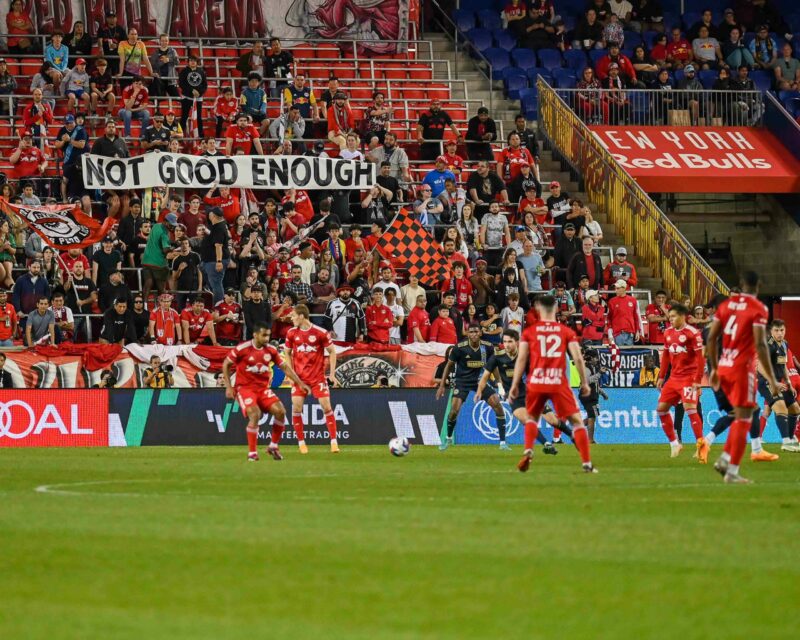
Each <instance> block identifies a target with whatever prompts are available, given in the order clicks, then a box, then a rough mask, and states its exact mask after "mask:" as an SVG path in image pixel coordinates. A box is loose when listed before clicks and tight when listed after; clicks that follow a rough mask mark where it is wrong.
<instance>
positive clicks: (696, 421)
mask: <svg viewBox="0 0 800 640" xmlns="http://www.w3.org/2000/svg"><path fill="white" fill-rule="evenodd" d="M686 415H687V416H689V424H690V425H692V433H694V437H695V438H696V439H697V440H699V439H700V438H702V437H703V416H701V415H700V414H699V413H697V409H687V410H686Z"/></svg>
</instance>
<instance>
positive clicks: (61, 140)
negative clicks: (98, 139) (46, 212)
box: [54, 113, 91, 213]
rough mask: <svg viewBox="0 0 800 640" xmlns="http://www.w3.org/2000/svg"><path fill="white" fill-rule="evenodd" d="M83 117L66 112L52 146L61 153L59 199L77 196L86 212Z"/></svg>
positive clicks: (86, 146)
mask: <svg viewBox="0 0 800 640" xmlns="http://www.w3.org/2000/svg"><path fill="white" fill-rule="evenodd" d="M84 120H85V117H84V115H83V114H82V113H79V114H77V115H75V116H73V115H72V114H71V113H68V114H67V115H66V116H65V118H64V126H63V127H61V129H59V130H58V134H57V135H56V139H55V143H54V146H55V148H56V149H59V150H60V151H61V152H62V153H63V154H64V156H63V160H62V162H61V175H62V178H61V199H62V200H63V201H64V202H66V201H67V198H68V197H69V198H77V199H79V200H80V201H81V205H82V206H83V209H84V211H85V212H86V213H90V212H91V198H90V197H89V191H88V189H86V187H85V186H84V184H83V166H82V164H81V157H82V156H83V154H84V153H86V152H87V151H88V150H89V134H88V133H87V132H86V128H85V127H84V126H83V123H84Z"/></svg>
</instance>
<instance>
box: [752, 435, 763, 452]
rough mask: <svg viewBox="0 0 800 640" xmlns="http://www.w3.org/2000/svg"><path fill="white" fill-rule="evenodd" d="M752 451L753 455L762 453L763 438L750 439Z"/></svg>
mask: <svg viewBox="0 0 800 640" xmlns="http://www.w3.org/2000/svg"><path fill="white" fill-rule="evenodd" d="M750 450H751V451H752V452H753V453H761V438H758V437H756V438H750Z"/></svg>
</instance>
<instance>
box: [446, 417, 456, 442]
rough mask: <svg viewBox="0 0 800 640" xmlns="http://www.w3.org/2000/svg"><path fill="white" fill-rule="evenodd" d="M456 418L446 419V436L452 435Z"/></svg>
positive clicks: (450, 436)
mask: <svg viewBox="0 0 800 640" xmlns="http://www.w3.org/2000/svg"><path fill="white" fill-rule="evenodd" d="M457 418H458V416H456V417H453V418H448V419H447V437H448V438H452V437H453V433H454V432H455V430H456V419H457Z"/></svg>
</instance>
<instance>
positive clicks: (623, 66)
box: [595, 42, 637, 86]
mask: <svg viewBox="0 0 800 640" xmlns="http://www.w3.org/2000/svg"><path fill="white" fill-rule="evenodd" d="M612 62H616V63H617V66H618V67H619V75H620V77H621V78H622V80H623V82H624V83H625V85H626V86H633V85H635V84H636V83H637V78H636V69H634V67H633V63H632V62H631V59H630V58H629V57H628V56H626V55H625V54H624V53H620V50H619V43H618V42H609V43H608V55H605V56H603V57H602V58H600V59H599V60H598V61H597V64H596V65H595V73H597V77H598V78H599V79H600V80H605V79H606V78H607V77H608V67H609V66H610V65H611V63H612Z"/></svg>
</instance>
